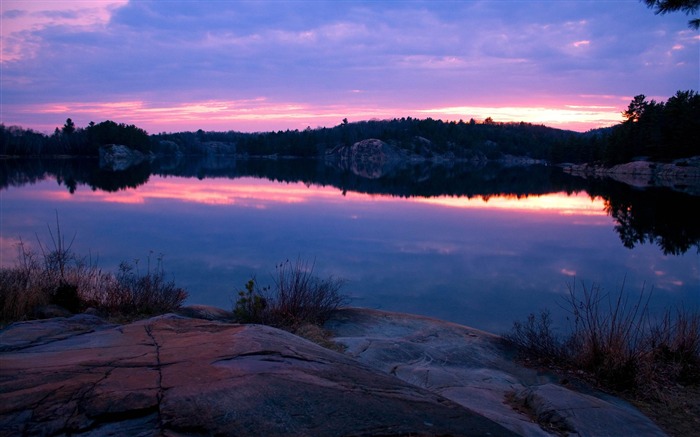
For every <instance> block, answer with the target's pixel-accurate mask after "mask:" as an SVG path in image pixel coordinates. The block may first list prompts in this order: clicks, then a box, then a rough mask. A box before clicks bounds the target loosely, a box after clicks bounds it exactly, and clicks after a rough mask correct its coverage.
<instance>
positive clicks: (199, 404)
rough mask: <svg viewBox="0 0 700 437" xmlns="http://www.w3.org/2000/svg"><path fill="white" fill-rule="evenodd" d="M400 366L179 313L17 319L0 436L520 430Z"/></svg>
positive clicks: (2, 363)
mask: <svg viewBox="0 0 700 437" xmlns="http://www.w3.org/2000/svg"><path fill="white" fill-rule="evenodd" d="M346 315H347V313H346ZM346 322H347V320H346ZM345 326H346V327H348V326H349V325H348V324H347V323H346V324H345ZM377 328H379V329H380V328H381V327H377ZM360 329H364V325H363V326H362V327H360ZM389 334H390V333H389ZM391 353H394V352H393V348H392V350H391ZM406 353H407V354H408V355H411V354H413V350H408V351H407V352H406ZM408 355H407V356H408ZM404 371H406V372H408V373H414V372H412V371H411V370H410V369H409V368H408V367H407V368H406V369H401V370H399V369H397V370H396V371H394V372H393V373H395V374H397V375H400V378H397V377H396V376H393V375H392V374H391V373H392V372H382V371H378V370H376V369H375V368H374V367H371V366H368V365H366V364H362V363H360V362H358V361H356V360H355V359H353V358H351V357H350V356H347V355H343V354H340V353H337V352H333V351H330V350H327V349H324V348H321V347H320V346H317V345H316V344H313V343H311V342H308V341H306V340H304V339H301V338H299V337H296V336H294V335H292V334H289V333H286V332H284V331H280V330H277V329H274V328H270V327H265V326H255V325H248V326H242V325H235V324H229V323H224V322H218V321H210V320H202V319H196V318H187V317H182V316H175V315H166V316H161V317H157V318H153V319H149V320H144V321H139V322H135V323H131V324H128V325H112V324H109V323H107V322H105V321H104V320H102V319H99V318H97V317H94V316H89V315H79V316H75V317H72V318H54V319H47V320H41V321H34V322H23V323H16V324H13V325H10V326H9V327H7V328H5V329H4V330H2V331H0V430H1V431H0V434H2V435H59V436H60V435H76V434H80V435H85V436H105V435H129V436H155V435H159V436H183V435H222V436H225V435H236V436H262V435H265V436H281V435H294V436H304V435H307V436H326V435H327V436H346V435H347V436H350V435H352V436H362V435H385V436H390V435H391V436H394V435H412V436H428V435H431V436H432V435H453V436H482V435H490V436H509V435H517V434H516V433H514V432H512V431H510V430H508V429H507V428H505V427H503V426H501V425H499V424H497V423H495V422H494V421H492V420H490V419H487V418H485V417H483V416H481V415H479V414H476V413H474V412H473V411H471V410H470V409H469V408H465V407H464V406H463V405H460V404H459V403H457V402H454V401H450V400H448V399H447V398H446V397H444V396H442V395H440V394H437V392H431V391H429V390H427V389H426V388H423V387H420V386H419V385H420V384H418V385H416V384H415V382H416V381H414V379H415V378H410V377H405V375H404ZM418 373H420V372H418ZM418 373H416V374H415V376H416V378H421V377H422V375H419V374H418ZM409 380H410V381H409ZM424 385H425V384H424ZM427 385H430V384H427ZM427 385H426V386H427ZM511 428H512V427H511Z"/></svg>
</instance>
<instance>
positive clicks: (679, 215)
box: [0, 158, 700, 333]
mask: <svg viewBox="0 0 700 437" xmlns="http://www.w3.org/2000/svg"><path fill="white" fill-rule="evenodd" d="M2 165H3V172H2V173H3V175H2V180H0V202H1V204H0V228H1V231H2V232H1V234H2V235H1V236H0V237H1V240H0V241H1V243H2V248H1V250H0V263H1V264H2V265H3V266H8V265H12V264H13V263H14V262H15V259H16V253H17V252H16V245H17V243H18V242H19V241H20V239H21V240H22V241H24V242H25V244H27V245H30V246H32V247H34V248H36V247H37V238H39V239H41V240H42V241H44V242H49V241H50V236H49V231H48V227H51V228H53V229H54V231H55V226H56V215H58V218H59V221H60V226H61V232H62V233H63V235H64V236H65V237H66V239H67V240H71V239H72V238H73V236H75V239H74V242H73V246H72V249H73V250H74V252H76V253H78V254H80V255H85V256H90V257H91V259H92V260H93V261H94V260H97V262H98V264H99V266H100V267H102V268H103V269H105V270H116V268H117V266H118V264H119V262H120V261H122V260H129V261H130V260H135V259H138V260H139V266H142V267H143V268H146V267H145V266H146V265H147V264H148V262H149V259H150V262H151V263H155V262H156V260H157V259H158V258H159V257H161V256H162V258H163V263H164V267H165V270H166V273H167V276H168V278H170V279H172V280H174V281H175V283H176V284H177V285H179V286H181V287H184V288H186V289H187V290H188V291H189V293H190V297H189V299H188V303H197V304H208V305H215V306H219V307H223V308H230V307H231V305H232V300H233V299H234V298H235V296H236V291H237V290H240V289H242V288H243V286H244V284H245V282H246V281H247V280H248V279H250V278H251V277H253V276H255V277H256V278H257V280H258V282H259V283H260V284H261V285H265V284H271V283H272V277H271V274H272V273H273V272H274V269H275V266H276V265H277V264H279V263H280V262H283V261H284V260H287V259H289V260H291V261H295V260H296V259H298V258H301V259H304V260H308V261H309V262H313V263H314V264H315V270H314V272H315V274H316V275H317V276H320V277H326V276H329V275H333V276H336V277H340V278H344V279H345V280H346V283H345V285H344V287H343V289H342V291H343V292H344V293H345V294H347V295H348V296H349V297H350V304H351V305H354V306H363V307H370V308H377V309H383V310H389V311H400V312H408V313H415V314H423V315H427V316H431V317H437V318H440V319H444V320H449V321H453V322H456V323H460V324H465V325H469V326H473V327H476V328H480V329H484V330H487V331H491V332H496V333H502V332H505V331H507V330H508V329H509V328H510V326H511V325H512V322H513V321H514V320H522V319H524V318H525V317H526V316H527V314H528V313H531V312H539V311H540V310H541V309H544V308H549V309H550V310H551V311H552V313H553V314H554V316H555V320H559V321H561V323H564V317H565V316H566V312H565V311H564V310H563V309H562V308H561V307H560V305H561V304H562V303H563V298H564V297H565V296H567V294H568V290H569V287H570V286H572V285H573V284H575V283H576V284H577V285H576V286H577V287H578V288H580V286H581V283H582V282H583V283H584V284H585V285H586V286H591V285H592V284H597V285H600V286H601V287H602V288H603V289H604V290H606V291H609V292H612V293H617V292H618V291H619V290H620V289H621V287H622V285H623V283H624V290H625V292H627V293H630V294H631V295H632V296H634V295H636V294H638V293H639V292H640V291H641V290H642V289H644V290H645V291H646V292H649V291H653V292H652V298H651V301H650V307H651V309H652V311H659V310H660V309H662V308H665V307H675V306H683V307H685V308H698V307H700V253H699V250H698V248H699V247H700V243H699V242H700V224H699V221H698V219H697V215H694V214H697V213H696V212H693V211H698V207H699V206H700V198H698V196H692V195H688V194H684V193H680V192H676V191H671V190H668V189H647V190H640V189H634V188H631V187H628V186H625V185H623V184H616V183H613V182H611V181H597V182H588V181H585V180H583V179H579V178H574V177H571V176H568V175H565V174H563V173H562V172H561V171H559V170H558V169H555V168H552V167H532V166H530V167H513V168H504V167H499V166H476V167H472V166H470V165H467V164H456V165H455V164H450V165H433V166H424V165H417V164H416V165H406V166H402V167H397V168H393V169H389V170H388V172H386V169H383V170H382V171H383V172H385V173H381V172H380V173H377V172H372V173H371V174H366V173H363V172H362V171H356V170H355V171H351V170H348V169H337V168H334V167H333V166H331V165H328V163H324V162H323V161H315V160H310V161H301V160H240V159H239V160H235V159H232V158H227V159H223V158H216V159H214V158H207V159H199V158H198V159H194V158H192V159H190V158H186V159H180V160H172V161H162V162H157V163H143V164H140V165H137V166H133V167H130V168H127V169H124V170H115V169H104V168H100V167H99V165H98V164H97V163H96V162H95V161H90V160H76V159H72V160H71V159H64V160H2Z"/></svg>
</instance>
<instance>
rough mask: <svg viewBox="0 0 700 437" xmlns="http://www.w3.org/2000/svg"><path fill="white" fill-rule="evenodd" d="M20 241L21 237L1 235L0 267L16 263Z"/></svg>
mask: <svg viewBox="0 0 700 437" xmlns="http://www.w3.org/2000/svg"><path fill="white" fill-rule="evenodd" d="M20 242H21V240H20V239H19V238H16V237H8V236H4V235H0V267H10V266H13V265H15V263H16V261H17V256H18V254H19V252H18V250H19V244H20ZM27 248H28V247H27Z"/></svg>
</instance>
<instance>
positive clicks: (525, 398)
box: [326, 309, 665, 437]
mask: <svg viewBox="0 0 700 437" xmlns="http://www.w3.org/2000/svg"><path fill="white" fill-rule="evenodd" d="M326 328H327V329H329V330H331V331H332V332H333V334H334V335H335V341H337V342H339V343H341V344H342V345H344V346H346V347H347V350H346V353H347V354H348V355H350V356H352V357H354V358H355V359H357V360H358V361H360V362H362V363H364V364H367V365H368V366H370V367H373V368H375V369H378V370H381V371H383V372H385V373H387V374H390V375H394V376H396V377H397V378H398V379H400V380H402V381H405V382H408V383H410V384H412V385H415V386H417V387H421V388H424V389H427V390H430V391H431V392H433V393H436V394H439V395H441V396H444V397H445V398H447V399H450V400H452V401H454V402H456V403H458V404H460V405H462V406H464V407H465V408H467V409H469V410H471V411H476V412H477V413H479V414H481V415H483V416H485V417H488V418H489V419H491V420H493V421H495V422H498V423H499V424H501V425H503V426H504V427H505V428H508V429H509V430H511V431H513V432H515V433H517V434H518V435H522V436H528V437H529V436H551V435H557V434H559V435H575V436H591V437H593V436H596V437H604V436H610V437H617V436H623V435H638V436H642V435H643V436H663V435H665V434H664V433H663V431H661V429H659V428H658V427H657V426H656V425H655V424H654V423H653V422H651V421H650V420H649V419H647V418H646V417H645V416H644V415H642V414H641V413H640V412H639V411H637V410H636V409H635V408H634V407H633V406H631V405H629V404H627V403H626V402H624V401H622V400H620V399H618V398H615V397H612V396H608V395H605V394H603V393H600V392H596V391H593V390H589V389H586V390H585V393H584V392H581V391H579V390H574V389H573V388H572V387H567V386H565V385H561V384H558V383H557V382H558V381H557V378H556V377H555V376H554V375H547V374H543V373H540V372H537V371H535V370H532V369H528V368H525V367H522V366H520V365H518V364H517V363H515V361H514V359H513V356H514V351H513V350H512V349H510V348H509V347H508V346H506V345H505V344H504V343H503V341H502V340H501V338H500V337H498V336H496V335H492V334H489V333H486V332H483V331H479V330H476V329H472V328H468V327H465V326H461V325H456V324H453V323H448V322H443V321H440V320H435V319H430V318H426V317H421V316H413V315H407V314H396V313H387V312H381V311H374V310H368V309H361V310H360V309H345V310H341V311H338V312H337V313H336V315H335V316H334V318H333V320H332V321H330V322H329V323H328V324H327V326H326Z"/></svg>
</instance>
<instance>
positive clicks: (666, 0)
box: [644, 0, 700, 29]
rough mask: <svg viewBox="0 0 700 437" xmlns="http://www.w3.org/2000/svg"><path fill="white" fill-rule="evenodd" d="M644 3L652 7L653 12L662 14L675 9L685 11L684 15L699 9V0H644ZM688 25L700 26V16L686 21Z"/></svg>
mask: <svg viewBox="0 0 700 437" xmlns="http://www.w3.org/2000/svg"><path fill="white" fill-rule="evenodd" d="M644 3H646V5H647V6H648V7H650V8H652V9H654V13H656V14H662V15H663V14H667V13H669V12H677V11H682V12H685V14H686V15H694V14H696V13H697V12H698V9H700V0H644ZM688 27H690V28H692V29H698V28H700V18H693V19H691V20H690V21H688Z"/></svg>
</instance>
